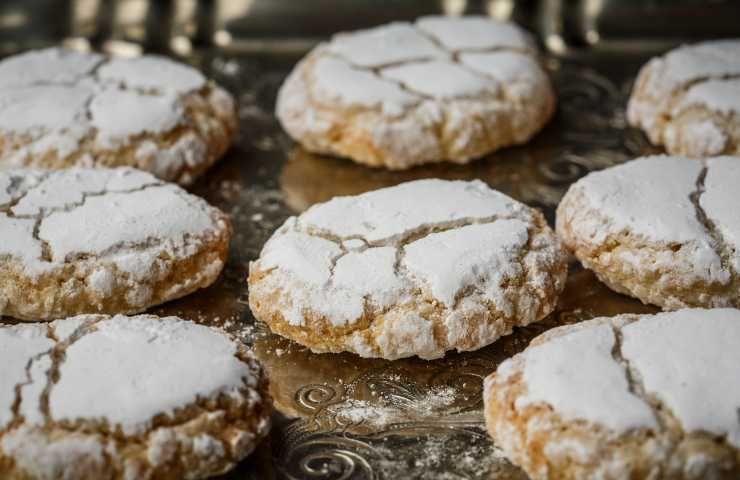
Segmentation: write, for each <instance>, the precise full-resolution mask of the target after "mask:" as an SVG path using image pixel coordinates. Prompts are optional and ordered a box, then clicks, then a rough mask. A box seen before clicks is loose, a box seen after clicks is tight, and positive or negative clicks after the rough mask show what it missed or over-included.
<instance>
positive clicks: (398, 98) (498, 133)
mask: <svg viewBox="0 0 740 480" xmlns="http://www.w3.org/2000/svg"><path fill="white" fill-rule="evenodd" d="M554 109H555V94H554V92H553V89H552V87H551V85H550V82H549V80H548V78H547V74H546V73H545V72H544V70H543V69H542V67H541V66H540V65H539V63H538V61H537V58H536V51H535V47H534V44H533V42H532V41H531V40H530V38H529V36H528V35H527V34H526V33H525V32H524V31H523V30H522V29H520V28H519V27H517V26H516V25H513V24H510V23H500V22H496V21H493V20H491V19H489V18H486V17H477V16H469V17H462V18H447V17H423V18H420V19H418V20H417V21H416V22H414V23H413V24H409V23H401V22H394V23H390V24H387V25H383V26H379V27H376V28H372V29H368V30H362V31H357V32H349V33H340V34H337V35H335V36H334V37H333V38H332V40H331V41H330V42H329V43H323V44H321V45H319V46H318V47H316V48H315V49H314V50H313V51H312V52H310V53H309V54H308V56H307V57H306V58H305V59H303V60H302V61H301V62H300V63H299V64H298V65H297V66H296V68H295V69H294V70H293V72H292V73H291V74H290V76H289V77H288V78H287V80H286V81H285V83H284V84H283V86H282V88H281V89H280V92H279V94H278V100H277V116H278V118H279V119H280V121H281V122H282V124H283V126H284V128H285V129H286V131H287V132H288V133H289V134H290V135H291V136H292V137H293V138H294V139H295V140H296V141H298V142H299V143H301V145H303V147H305V148H306V149H307V150H309V151H312V152H316V153H325V154H333V155H339V156H344V157H349V158H351V159H352V160H354V161H356V162H359V163H363V164H366V165H371V166H384V167H387V168H390V169H405V168H409V167H412V166H415V165H420V164H425V163H432V162H442V161H449V162H454V163H467V162H469V161H470V160H472V159H475V158H478V157H481V156H483V155H485V154H486V153H489V152H492V151H494V150H497V149H500V148H503V147H506V146H510V145H515V144H521V143H524V142H526V141H528V140H529V139H530V138H531V137H532V136H533V135H534V134H535V133H536V132H538V131H539V130H540V129H541V128H542V127H543V126H544V125H545V123H547V121H548V120H549V119H550V117H551V116H552V114H553V111H554Z"/></svg>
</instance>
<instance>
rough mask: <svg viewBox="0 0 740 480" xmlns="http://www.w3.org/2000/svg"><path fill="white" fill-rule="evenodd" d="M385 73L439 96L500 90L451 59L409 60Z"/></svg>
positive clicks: (414, 89) (473, 94) (424, 91)
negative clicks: (415, 61) (416, 61)
mask: <svg viewBox="0 0 740 480" xmlns="http://www.w3.org/2000/svg"><path fill="white" fill-rule="evenodd" d="M382 74H383V77H385V78H389V79H392V80H396V81H398V82H400V83H402V84H403V85H405V86H406V88H408V89H409V90H411V91H414V92H418V93H420V94H423V95H427V96H430V97H432V98H436V99H445V98H455V97H465V96H468V97H474V96H478V95H482V94H484V93H487V92H491V91H494V92H495V90H496V88H497V85H496V84H491V82H490V81H488V80H487V79H486V78H483V77H481V76H479V75H476V74H475V73H471V72H469V71H468V70H466V69H464V68H462V67H460V66H458V65H457V64H455V63H452V62H449V61H434V62H423V63H409V64H405V65H399V66H397V67H388V68H386V69H383V73H382Z"/></svg>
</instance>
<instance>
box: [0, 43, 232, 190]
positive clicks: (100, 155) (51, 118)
mask: <svg viewBox="0 0 740 480" xmlns="http://www.w3.org/2000/svg"><path fill="white" fill-rule="evenodd" d="M51 67H54V68H55V69H56V70H55V72H54V73H50V71H49V70H47V69H49V68H51ZM152 72H156V74H152ZM0 76H2V77H3V80H2V81H0V112H2V116H1V117H2V119H1V120H0V166H5V167H6V168H8V167H22V166H27V167H37V168H68V167H71V166H122V165H128V166H135V167H138V168H140V169H143V170H147V171H150V172H152V173H154V174H155V175H157V176H158V177H160V178H163V179H165V180H172V181H177V182H179V183H184V184H187V183H190V182H191V181H192V180H193V179H194V178H195V177H196V176H198V175H200V174H201V173H202V172H203V171H204V170H205V169H206V168H208V166H210V165H211V164H212V163H213V162H214V161H215V160H216V159H218V158H219V157H220V156H221V155H223V153H224V152H225V151H226V149H227V148H228V147H229V145H230V144H231V143H232V141H233V137H234V135H235V133H236V129H237V122H236V116H235V112H234V104H233V99H232V98H231V97H230V95H229V94H227V93H226V92H225V91H224V90H223V89H221V88H220V87H218V86H216V85H215V84H212V83H209V82H207V81H206V79H205V78H204V77H203V76H202V75H201V74H200V73H199V72H198V71H197V70H194V69H192V68H191V67H188V66H185V65H180V64H177V63H175V62H172V61H170V60H168V59H166V58H163V57H157V56H145V57H141V58H137V59H110V58H107V57H103V56H100V55H97V54H82V53H76V52H71V51H66V50H63V49H58V48H56V49H47V50H39V51H33V52H29V53H26V54H22V55H17V56H15V57H10V58H8V59H6V60H4V61H3V62H0ZM52 100H53V101H52ZM49 105H53V106H54V108H50V107H49ZM132 112H136V114H132Z"/></svg>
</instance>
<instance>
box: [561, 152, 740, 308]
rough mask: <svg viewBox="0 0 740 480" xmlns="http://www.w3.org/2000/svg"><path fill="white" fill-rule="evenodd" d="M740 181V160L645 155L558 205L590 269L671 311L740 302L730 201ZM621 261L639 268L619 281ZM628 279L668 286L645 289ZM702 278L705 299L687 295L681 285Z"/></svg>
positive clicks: (738, 222)
mask: <svg viewBox="0 0 740 480" xmlns="http://www.w3.org/2000/svg"><path fill="white" fill-rule="evenodd" d="M738 181H740V158H738V157H730V156H723V157H714V158H708V159H704V160H695V159H690V158H684V157H671V156H655V157H644V158H639V159H636V160H633V161H631V162H628V163H626V164H624V165H620V166H617V167H612V168H609V169H606V170H603V171H600V172H595V173H591V174H589V175H587V176H586V177H584V178H583V179H581V180H579V181H578V182H576V183H575V184H574V185H573V186H571V188H570V189H569V191H568V193H567V194H566V196H565V197H564V198H563V201H562V202H561V204H560V206H559V207H558V219H557V224H558V232H559V233H560V234H561V236H562V238H564V239H565V242H566V244H567V245H568V246H569V247H571V248H572V249H573V250H574V251H575V253H576V256H578V258H579V259H580V260H581V261H583V262H584V264H585V265H586V266H587V267H589V268H592V269H594V270H595V271H596V272H597V274H599V275H602V276H603V277H604V278H605V279H606V280H607V281H608V282H610V284H612V285H616V286H618V287H620V286H621V287H623V288H627V289H628V290H630V291H631V293H633V294H635V295H636V296H638V297H639V298H641V299H643V300H644V301H649V302H650V303H657V304H658V305H666V306H669V307H670V306H671V305H675V306H673V307H671V308H676V307H680V306H692V305H693V306H710V305H711V306H730V305H737V303H736V302H738V296H737V295H736V294H735V293H733V292H734V290H735V289H734V287H733V285H734V284H735V282H736V281H738V279H737V278H736V277H737V272H738V267H740V254H739V253H738V252H740V250H739V249H740V235H738V231H740V216H738V214H737V212H736V209H734V208H732V205H733V203H734V200H733V199H734V195H735V193H734V192H735V188H736V185H738V183H737V182H738ZM620 264H621V265H623V266H625V268H626V267H627V266H629V268H631V269H634V271H635V272H636V273H635V274H631V275H627V276H626V277H625V278H621V274H619V273H618V265H620ZM647 272H655V273H657V274H658V276H659V277H658V278H657V281H656V278H655V277H654V276H653V277H651V278H650V279H647V278H644V277H645V275H647V274H648V273H647ZM651 275H652V274H651ZM617 277H619V278H617ZM629 282H635V283H637V282H644V283H645V284H646V285H647V284H650V286H646V287H645V288H654V289H659V288H663V287H665V290H666V291H664V292H663V293H660V292H657V291H656V292H653V293H646V292H645V291H642V290H640V288H639V287H632V286H625V285H626V284H627V283H629ZM697 282H698V283H701V286H699V287H698V288H699V289H700V290H704V291H703V292H697V295H698V294H699V293H701V294H703V295H704V296H703V297H697V298H690V296H686V297H685V298H683V299H682V297H683V296H684V294H685V293H686V292H682V290H684V288H685V289H686V290H692V289H695V288H694V287H695V285H696V283H697ZM682 285H685V287H682ZM668 290H670V292H669V291H668ZM641 295H642V296H641ZM661 295H664V296H665V297H666V298H664V299H663V301H661V300H660V296H661ZM669 297H675V298H672V300H669V299H668V298H669ZM692 302H696V303H692Z"/></svg>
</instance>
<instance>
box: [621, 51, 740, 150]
mask: <svg viewBox="0 0 740 480" xmlns="http://www.w3.org/2000/svg"><path fill="white" fill-rule="evenodd" d="M739 77H740V39H736V40H719V41H713V42H704V43H698V44H695V45H687V46H683V47H680V48H677V49H675V50H671V51H670V52H668V53H667V54H666V55H664V56H662V57H658V58H654V59H652V60H650V62H648V63H647V64H646V65H645V66H644V67H643V68H642V70H641V71H640V74H639V75H638V77H637V80H636V82H635V86H634V89H633V91H632V96H631V98H630V100H629V104H628V108H627V118H628V120H629V122H630V123H631V124H632V125H634V126H636V127H639V128H641V129H643V130H644V131H645V133H646V134H647V136H648V138H649V139H650V141H651V142H653V143H654V144H656V145H663V146H665V149H666V150H667V151H668V153H672V154H675V155H688V156H692V157H701V156H709V155H719V154H733V155H735V154H740V78H739Z"/></svg>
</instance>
